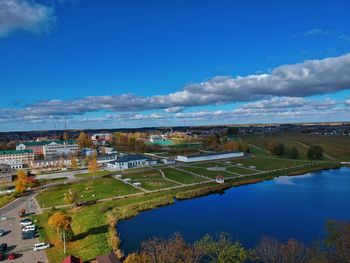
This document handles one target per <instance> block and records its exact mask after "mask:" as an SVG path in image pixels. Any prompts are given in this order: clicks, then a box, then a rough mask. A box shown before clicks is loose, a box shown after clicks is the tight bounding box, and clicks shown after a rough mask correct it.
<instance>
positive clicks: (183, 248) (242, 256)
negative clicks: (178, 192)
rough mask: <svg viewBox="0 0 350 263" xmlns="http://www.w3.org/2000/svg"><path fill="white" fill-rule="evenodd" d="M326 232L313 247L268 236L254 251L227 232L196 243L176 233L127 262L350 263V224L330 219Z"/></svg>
mask: <svg viewBox="0 0 350 263" xmlns="http://www.w3.org/2000/svg"><path fill="white" fill-rule="evenodd" d="M325 230H326V238H325V239H324V240H323V241H322V242H318V243H316V244H315V245H312V246H306V245H304V244H303V243H302V242H300V241H298V240H296V239H293V238H291V239H289V240H288V241H286V242H281V241H279V240H277V239H275V238H271V237H267V236H265V237H262V238H261V240H260V242H259V243H258V244H257V246H256V247H255V248H253V249H246V248H245V247H244V246H243V245H242V244H241V243H240V242H238V241H234V240H231V238H230V236H229V235H227V234H224V233H222V234H220V235H219V236H217V237H213V236H210V235H205V236H204V237H203V238H201V239H200V240H198V241H196V242H194V243H193V244H190V243H187V242H186V241H185V240H184V238H183V237H182V236H181V235H180V234H175V235H173V236H172V237H170V238H169V239H162V238H152V239H150V240H147V241H145V242H143V243H142V245H141V250H140V251H139V252H135V253H131V254H129V255H128V256H127V257H126V259H125V261H124V263H182V262H186V263H202V262H203V263H244V262H259V263H349V262H350V223H349V222H340V221H332V220H329V221H327V222H326V224H325Z"/></svg>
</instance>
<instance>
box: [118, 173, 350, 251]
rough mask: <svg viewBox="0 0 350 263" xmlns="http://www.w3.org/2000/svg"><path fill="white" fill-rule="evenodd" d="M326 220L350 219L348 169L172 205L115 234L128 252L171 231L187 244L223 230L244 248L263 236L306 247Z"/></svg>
mask: <svg viewBox="0 0 350 263" xmlns="http://www.w3.org/2000/svg"><path fill="white" fill-rule="evenodd" d="M326 219H337V220H350V168H345V167H343V168H341V169H338V170H326V171H319V172H314V173H309V174H305V175H301V176H293V177H286V176H282V177H278V178H275V179H274V180H270V181H265V182H262V183H257V184H251V185H245V186H240V187H234V188H231V189H229V190H226V191H225V193H223V194H212V195H208V196H204V197H200V198H196V199H191V200H185V201H177V202H175V203H174V204H173V205H170V206H165V207H161V208H158V209H154V210H150V211H145V212H142V213H141V214H140V215H138V216H136V217H134V218H131V219H127V220H123V221H120V222H119V223H118V232H119V234H120V237H121V239H122V249H123V250H124V252H127V253H129V252H131V251H135V250H138V249H139V248H140V243H141V242H142V241H143V240H147V239H149V238H151V237H155V236H157V237H160V236H162V237H168V236H170V235H172V234H173V233H175V232H179V233H181V234H182V235H183V237H184V238H185V239H186V240H187V241H188V242H193V241H195V240H197V239H199V238H200V237H202V236H203V235H204V234H206V233H209V234H213V235H215V234H217V233H220V232H227V233H229V234H230V235H231V236H232V238H233V239H238V240H240V242H242V243H243V245H245V246H246V247H253V246H255V245H256V243H257V242H258V241H259V239H260V238H261V237H262V236H263V235H268V236H273V237H276V238H278V239H280V240H281V241H285V240H287V239H288V238H290V237H294V238H296V239H298V240H300V241H303V242H304V243H306V244H310V243H312V242H313V241H315V240H317V239H320V238H323V236H324V223H325V220H326Z"/></svg>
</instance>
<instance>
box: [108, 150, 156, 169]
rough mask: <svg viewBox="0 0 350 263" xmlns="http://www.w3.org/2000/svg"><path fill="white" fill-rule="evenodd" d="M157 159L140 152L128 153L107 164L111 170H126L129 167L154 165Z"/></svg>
mask: <svg viewBox="0 0 350 263" xmlns="http://www.w3.org/2000/svg"><path fill="white" fill-rule="evenodd" d="M156 164H157V161H155V160H153V159H151V158H148V157H146V156H144V155H142V154H128V155H124V156H122V157H120V158H118V159H117V160H116V161H113V162H110V163H108V164H107V167H108V168H110V169H113V170H126V169H129V168H135V167H142V166H148V165H156Z"/></svg>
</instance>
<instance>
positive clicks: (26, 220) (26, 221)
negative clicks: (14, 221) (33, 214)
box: [19, 218, 33, 226]
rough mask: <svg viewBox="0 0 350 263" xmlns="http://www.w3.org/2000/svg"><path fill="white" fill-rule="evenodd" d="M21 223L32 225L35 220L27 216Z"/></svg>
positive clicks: (22, 224)
mask: <svg viewBox="0 0 350 263" xmlns="http://www.w3.org/2000/svg"><path fill="white" fill-rule="evenodd" d="M19 224H20V225H21V226H29V225H32V224H33V220H31V219H29V218H25V219H22V220H21V221H20V222H19Z"/></svg>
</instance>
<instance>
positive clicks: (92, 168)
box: [88, 155, 100, 177]
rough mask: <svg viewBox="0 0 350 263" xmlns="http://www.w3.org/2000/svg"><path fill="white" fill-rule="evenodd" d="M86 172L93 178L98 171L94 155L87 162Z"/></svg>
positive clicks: (98, 166)
mask: <svg viewBox="0 0 350 263" xmlns="http://www.w3.org/2000/svg"><path fill="white" fill-rule="evenodd" d="M88 170H89V172H90V173H92V177H94V176H95V173H97V172H98V171H99V170H100V165H99V164H98V162H97V157H96V155H94V156H93V157H92V159H91V160H90V161H89V164H88Z"/></svg>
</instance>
